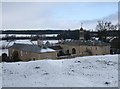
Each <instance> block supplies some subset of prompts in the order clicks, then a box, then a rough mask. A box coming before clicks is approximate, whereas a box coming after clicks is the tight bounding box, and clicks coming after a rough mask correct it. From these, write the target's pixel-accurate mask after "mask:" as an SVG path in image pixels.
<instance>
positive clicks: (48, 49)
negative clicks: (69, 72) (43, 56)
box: [40, 48, 55, 52]
mask: <svg viewBox="0 0 120 89" xmlns="http://www.w3.org/2000/svg"><path fill="white" fill-rule="evenodd" d="M54 51H55V50H53V49H50V48H46V49H41V50H40V52H54Z"/></svg>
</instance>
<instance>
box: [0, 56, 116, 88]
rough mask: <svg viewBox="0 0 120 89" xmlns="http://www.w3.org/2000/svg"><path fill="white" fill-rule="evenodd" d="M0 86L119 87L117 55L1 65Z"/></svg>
mask: <svg viewBox="0 0 120 89" xmlns="http://www.w3.org/2000/svg"><path fill="white" fill-rule="evenodd" d="M0 65H1V64H0ZM0 76H1V74H0ZM2 86H3V87H118V55H104V56H103V55H102V56H87V57H77V58H73V59H62V60H50V59H49V60H38V61H30V62H16V63H5V62H4V63H2Z"/></svg>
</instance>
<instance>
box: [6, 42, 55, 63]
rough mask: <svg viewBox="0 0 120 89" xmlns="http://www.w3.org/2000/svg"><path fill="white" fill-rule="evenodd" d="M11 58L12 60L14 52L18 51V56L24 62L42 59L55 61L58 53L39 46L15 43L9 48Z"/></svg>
mask: <svg viewBox="0 0 120 89" xmlns="http://www.w3.org/2000/svg"><path fill="white" fill-rule="evenodd" d="M8 51H9V57H10V59H12V54H13V52H15V51H17V52H18V56H19V58H20V59H21V60H23V61H28V60H40V59H47V58H51V59H55V58H56V57H57V52H56V51H55V50H53V49H51V48H44V47H43V48H41V47H39V46H38V45H30V44H18V43H15V44H14V45H12V46H11V47H9V48H8Z"/></svg>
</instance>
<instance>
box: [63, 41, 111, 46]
mask: <svg viewBox="0 0 120 89" xmlns="http://www.w3.org/2000/svg"><path fill="white" fill-rule="evenodd" d="M62 44H66V45H78V46H80V45H87V46H107V45H110V44H109V43H105V42H102V41H98V40H94V41H92V40H89V41H85V40H71V41H64V42H63V43H62Z"/></svg>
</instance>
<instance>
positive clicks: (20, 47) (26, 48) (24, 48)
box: [9, 43, 55, 53]
mask: <svg viewBox="0 0 120 89" xmlns="http://www.w3.org/2000/svg"><path fill="white" fill-rule="evenodd" d="M9 48H14V49H18V50H22V51H29V52H35V53H44V52H54V51H55V50H53V49H51V48H41V47H39V46H37V45H30V44H18V43H14V45H12V46H10V47H9Z"/></svg>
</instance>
